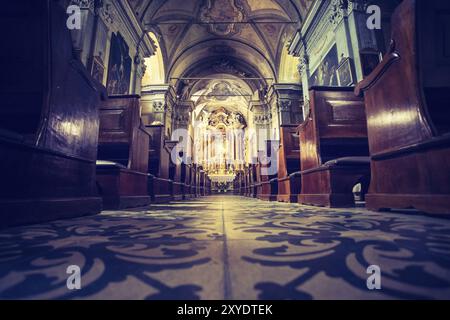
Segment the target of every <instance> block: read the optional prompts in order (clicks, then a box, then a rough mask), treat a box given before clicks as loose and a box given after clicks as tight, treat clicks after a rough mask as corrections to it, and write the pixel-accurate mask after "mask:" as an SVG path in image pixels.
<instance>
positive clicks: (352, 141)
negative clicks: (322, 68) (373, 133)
mask: <svg viewBox="0 0 450 320" xmlns="http://www.w3.org/2000/svg"><path fill="white" fill-rule="evenodd" d="M352 91H353V89H352V88H326V87H315V88H312V89H311V91H310V113H309V116H308V117H307V119H306V120H305V122H304V123H302V124H301V125H300V126H299V127H298V133H299V136H300V150H301V152H300V160H301V170H302V171H301V194H300V195H299V202H300V203H303V204H312V205H318V206H328V207H347V206H353V205H354V196H353V192H352V190H353V187H354V186H355V185H356V184H358V183H359V182H366V181H367V178H368V176H370V160H369V157H368V155H369V151H368V141H367V127H366V116H365V112H364V101H363V100H362V99H361V98H357V97H355V95H354V94H353V92H352Z"/></svg>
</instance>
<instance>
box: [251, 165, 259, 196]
mask: <svg viewBox="0 0 450 320" xmlns="http://www.w3.org/2000/svg"><path fill="white" fill-rule="evenodd" d="M256 170H257V166H256V164H255V163H253V164H251V165H250V172H251V188H250V198H257V195H258V177H257V172H256Z"/></svg>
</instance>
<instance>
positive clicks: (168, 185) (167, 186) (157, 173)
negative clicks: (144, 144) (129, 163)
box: [146, 125, 173, 203]
mask: <svg viewBox="0 0 450 320" xmlns="http://www.w3.org/2000/svg"><path fill="white" fill-rule="evenodd" d="M146 131H147V132H148V133H149V134H150V141H149V151H148V155H147V158H148V159H149V166H148V172H149V173H150V174H152V175H153V179H152V180H153V181H152V182H153V186H152V193H151V196H152V201H153V202H155V203H165V202H169V201H172V200H173V196H172V188H173V181H172V180H171V179H170V171H169V169H170V161H171V160H170V150H169V149H168V146H166V143H165V142H166V140H165V135H164V126H162V125H147V126H146Z"/></svg>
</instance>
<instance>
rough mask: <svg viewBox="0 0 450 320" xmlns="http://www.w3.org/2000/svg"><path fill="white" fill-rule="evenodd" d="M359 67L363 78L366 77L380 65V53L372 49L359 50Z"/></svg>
mask: <svg viewBox="0 0 450 320" xmlns="http://www.w3.org/2000/svg"><path fill="white" fill-rule="evenodd" d="M359 55H360V57H361V67H362V71H363V75H364V77H367V76H368V75H369V74H371V73H372V71H373V70H375V68H376V67H377V66H378V64H380V62H381V60H382V54H381V52H379V51H377V50H374V49H366V50H361V52H360V54H359Z"/></svg>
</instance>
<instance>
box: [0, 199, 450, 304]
mask: <svg viewBox="0 0 450 320" xmlns="http://www.w3.org/2000/svg"><path fill="white" fill-rule="evenodd" d="M70 265H77V266H79V267H80V269H81V289H80V290H69V289H68V288H67V279H68V277H69V275H68V274H67V267H68V266H70ZM371 265H377V266H379V268H380V270H381V289H380V290H369V289H368V288H367V278H368V277H369V276H370V275H369V274H368V273H367V268H368V267H369V266H371ZM0 298H1V299H449V298H450V220H448V219H442V218H435V217H428V216H423V215H414V214H410V213H406V214H405V213H386V212H385V213H374V212H369V211H366V210H365V209H343V210H336V209H324V208H314V207H307V206H301V205H298V204H284V203H268V202H263V201H260V200H255V199H248V198H243V197H237V196H210V197H204V198H199V199H194V200H190V201H184V202H173V203H171V204H161V205H151V206H150V207H148V208H141V209H132V210H126V211H116V212H103V213H102V214H100V215H97V216H93V217H84V218H77V219H70V220H62V221H55V222H51V223H45V224H40V225H33V226H27V227H17V228H12V229H7V230H2V231H0Z"/></svg>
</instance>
